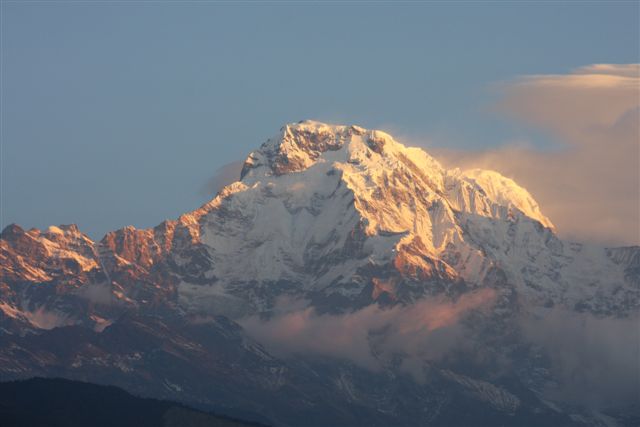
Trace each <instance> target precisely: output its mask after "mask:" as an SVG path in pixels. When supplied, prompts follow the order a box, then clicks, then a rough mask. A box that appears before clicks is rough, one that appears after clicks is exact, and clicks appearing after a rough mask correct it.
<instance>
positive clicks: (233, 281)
mask: <svg viewBox="0 0 640 427" xmlns="http://www.w3.org/2000/svg"><path fill="white" fill-rule="evenodd" d="M18 228H19V227H18ZM12 230H13V229H12ZM25 242H31V243H25ZM2 245H3V246H2V249H3V251H2V257H3V260H7V262H3V267H2V268H3V275H4V277H7V278H14V279H16V280H17V279H18V278H19V279H20V280H21V281H23V282H25V281H26V282H28V283H36V282H52V281H55V280H56V279H55V277H56V275H59V273H57V272H59V271H60V268H59V265H58V264H59V263H61V262H63V261H64V262H67V263H68V262H72V263H73V266H71V265H67V266H66V268H67V270H69V269H70V267H73V269H72V270H73V271H74V272H75V271H77V273H73V274H75V276H72V277H74V279H73V280H72V281H71V282H74V283H76V285H74V286H80V285H86V284H90V283H94V284H96V283H97V284H98V285H99V286H102V287H100V288H99V289H100V290H102V289H107V288H108V289H109V292H110V293H111V297H110V298H112V299H114V300H117V301H120V302H121V303H122V304H125V305H132V306H136V307H142V306H148V307H156V306H158V305H167V304H168V305H170V306H171V307H174V308H176V307H177V308H179V309H180V310H181V311H183V312H185V313H192V312H205V313H211V312H213V313H218V314H227V315H230V316H232V317H237V316H242V315H245V314H247V313H254V312H263V311H269V310H270V309H271V308H272V307H273V305H274V304H275V302H276V299H277V298H279V297H280V296H283V295H287V296H293V297H296V298H304V299H308V300H310V301H311V303H312V304H319V305H325V306H326V305H328V306H329V308H330V307H332V306H333V305H334V304H335V303H330V302H329V301H334V299H335V298H338V299H339V300H340V301H342V302H341V303H340V304H339V305H338V306H336V308H337V309H339V310H342V309H349V307H354V304H355V306H359V305H362V304H368V303H372V302H375V301H378V300H380V299H382V300H391V301H403V302H410V301H412V300H415V299H418V298H421V297H423V296H425V295H431V294H437V293H441V292H450V288H452V287H453V286H456V285H455V284H460V283H466V286H470V287H477V286H487V285H490V286H496V283H497V282H496V280H497V277H501V278H502V279H500V280H501V281H506V283H508V284H510V285H511V286H515V289H516V291H517V294H518V295H519V296H520V297H521V298H524V299H525V300H532V301H536V302H537V303H540V304H549V303H553V304H561V305H564V306H568V307H574V306H580V307H583V308H584V309H587V310H591V311H594V312H598V313H604V312H608V311H615V310H616V309H622V310H624V312H628V311H629V310H631V309H633V308H634V307H637V305H638V299H639V298H638V287H637V286H635V285H634V283H635V282H637V270H638V268H637V265H636V264H637V262H635V260H636V258H637V255H636V254H637V252H634V249H633V248H631V249H629V250H626V251H623V250H622V249H611V250H605V249H604V248H598V247H592V246H588V245H578V244H569V243H567V242H563V241H561V240H560V239H558V238H557V236H556V235H555V232H554V227H553V224H552V223H551V221H550V220H549V219H548V218H547V217H546V216H545V215H544V214H543V213H542V211H541V209H540V207H539V206H538V204H537V202H536V201H535V200H534V199H533V197H532V196H531V195H530V194H529V193H528V192H527V191H526V190H525V189H523V188H522V187H520V186H518V185H517V184H516V183H515V182H514V181H513V180H511V179H508V178H506V177H503V176H502V175H500V174H498V173H497V172H494V171H486V170H470V171H460V170H459V169H453V170H446V169H445V168H443V167H442V165H440V164H439V163H438V162H437V161H436V160H435V159H434V158H433V157H431V156H430V155H429V154H427V153H426V152H425V151H424V150H422V149H420V148H413V147H405V146H403V145H402V144H400V143H398V142H396V141H395V140H394V139H393V138H392V137H391V136H390V135H388V134H387V133H385V132H382V131H379V130H367V129H363V128H361V127H358V126H335V125H328V124H324V123H319V122H314V121H303V122H299V123H295V124H289V125H286V126H284V127H283V128H282V129H281V131H280V133H279V134H278V135H276V136H274V137H273V138H271V139H269V140H267V141H266V142H265V143H264V144H263V145H262V146H261V147H260V148H259V149H258V150H256V151H254V152H252V153H251V154H249V156H248V157H247V159H246V161H245V164H244V167H243V170H242V174H241V177H240V180H239V181H237V182H234V183H232V184H230V185H228V186H226V187H225V188H224V189H222V190H221V191H220V192H219V194H218V195H217V196H216V197H215V198H214V199H213V200H211V201H210V202H208V203H206V204H205V205H203V206H202V207H201V208H199V209H197V210H195V211H193V212H190V213H186V214H184V215H182V216H181V217H180V218H178V219H177V220H170V221H165V222H163V223H162V224H160V225H158V226H157V227H155V228H153V229H148V230H137V229H135V228H133V227H125V228H123V229H121V230H117V231H115V232H111V233H108V234H107V235H106V236H105V237H104V238H103V239H102V240H101V241H100V242H98V243H94V242H92V241H91V240H90V239H88V238H87V237H86V236H84V235H82V234H81V233H80V232H79V231H78V230H77V227H75V226H69V227H66V228H65V227H60V228H58V227H52V228H50V229H49V230H48V231H45V232H40V231H38V230H30V231H28V232H24V231H21V229H19V230H18V229H15V230H13V231H11V230H9V229H7V230H5V233H4V234H3V240H2ZM24 247H27V249H28V250H26V251H25V250H22V249H24ZM21 248H22V249H21ZM35 248H37V250H36V249H35ZM65 260H66V261H65ZM63 270H64V269H63ZM65 271H66V270H65ZM70 271H71V270H69V272H70ZM69 274H71V273H69ZM65 277H66V276H65ZM12 280H13V279H12ZM132 283H135V285H134V286H132ZM104 286H106V287H107V288H104ZM92 289H93V288H92ZM94 291H95V289H94V290H92V291H91V292H90V293H93V292H94ZM6 292H7V295H11V297H7V298H5V300H4V302H5V303H6V304H9V307H13V309H20V307H19V306H18V305H16V304H18V302H11V301H17V300H18V299H19V297H18V295H17V294H16V293H15V291H12V290H10V289H9V290H7V291H6ZM25 292H34V289H33V288H28V289H26V290H25ZM69 292H76V291H73V290H70V291H69ZM78 292H80V291H78ZM101 292H102V291H101ZM603 295H604V296H605V297H604V298H603ZM167 298H168V299H167ZM37 308H38V307H32V310H35V309H37ZM94 314H95V313H94ZM96 315H98V317H100V318H103V317H104V318H108V316H107V317H105V316H106V315H107V313H97V314H96Z"/></svg>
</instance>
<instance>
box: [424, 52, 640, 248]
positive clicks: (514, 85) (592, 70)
mask: <svg viewBox="0 0 640 427" xmlns="http://www.w3.org/2000/svg"><path fill="white" fill-rule="evenodd" d="M499 88H500V90H501V91H502V93H503V97H502V99H501V100H500V102H499V103H498V104H497V106H496V109H497V110H498V111H499V112H500V113H502V114H504V115H506V116H508V117H511V118H514V119H516V120H519V121H521V122H525V123H528V124H530V125H533V126H536V127H538V128H540V129H542V130H544V131H548V132H550V133H551V134H552V135H553V136H554V137H555V138H556V141H557V144H558V147H556V148H557V149H556V150H551V151H540V150H536V149H533V148H530V147H526V146H525V147H523V146H505V147H502V148H499V149H494V150H487V151H455V150H448V149H440V150H433V151H434V152H433V154H434V155H436V156H437V157H439V158H440V159H441V160H442V161H443V162H444V163H445V164H447V165H449V166H460V167H463V168H471V167H481V168H488V169H495V170H497V171H499V172H501V173H503V174H504V175H506V176H508V177H510V178H513V179H514V180H516V181H517V182H518V183H519V184H521V185H522V186H524V187H525V188H527V189H528V190H530V192H531V193H532V194H533V195H534V197H536V199H537V200H538V202H539V203H540V205H541V207H542V210H543V212H544V213H545V214H546V215H547V216H549V217H550V218H551V220H552V221H553V222H554V224H555V225H556V226H557V229H558V232H559V233H560V234H561V235H563V236H564V237H567V238H570V239H576V240H581V241H597V242H601V243H604V244H609V245H625V244H626V245H631V244H640V131H639V129H640V120H639V118H640V65H638V64H625V65H614V64H595V65H589V66H585V67H581V68H579V69H577V70H575V71H574V72H572V73H570V74H567V75H534V76H526V77H523V78H519V79H516V80H515V81H512V82H508V83H504V84H501V85H500V86H499Z"/></svg>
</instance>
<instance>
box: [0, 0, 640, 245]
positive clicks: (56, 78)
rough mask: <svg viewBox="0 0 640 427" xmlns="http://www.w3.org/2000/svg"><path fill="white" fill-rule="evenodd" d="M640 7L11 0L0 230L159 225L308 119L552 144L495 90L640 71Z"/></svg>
mask: <svg viewBox="0 0 640 427" xmlns="http://www.w3.org/2000/svg"><path fill="white" fill-rule="evenodd" d="M639 13H640V11H639V6H638V3H637V2H619V3H614V2H602V3H598V2H584V3H579V2H571V3H564V4H555V3H550V2H545V3H517V2H512V3H506V2H490V3H480V2H460V3H447V4H445V3H425V4H417V3H404V4H397V3H391V2H389V3H358V4H356V3H350V4H338V3H330V4H319V3H311V4H309V3H306V4H303V3H288V2H287V3H284V2H279V3H275V2H274V3H261V4H257V3H240V4H229V3H204V2H198V3H195V2H194V3H188V2H174V3H159V2H156V3H152V2H148V3H137V4H136V3H134V4H130V3H123V2H118V3H115V2H112V3H108V2H66V3H65V2H30V3H24V2H23V3H20V2H3V3H2V55H1V56H2V198H1V202H2V206H1V208H2V209H1V211H2V218H1V220H2V227H4V226H5V225H7V224H9V223H12V222H17V223H19V224H21V225H23V226H24V227H34V226H35V227H46V226H47V225H49V224H66V223H77V224H78V225H79V226H80V228H81V229H82V230H83V231H85V232H87V233H88V234H90V235H91V236H92V237H94V238H100V237H101V236H102V234H104V232H106V231H108V230H110V229H115V228H119V227H122V226H125V225H128V224H132V225H135V226H137V227H148V226H154V225H156V224H158V223H159V222H161V221H162V220H164V219H166V218H175V217H176V216H178V215H179V214H181V213H183V212H186V211H189V210H191V209H194V208H196V207H198V206H199V205H200V204H201V203H203V202H204V201H206V199H207V197H206V196H205V195H204V194H203V192H202V189H203V187H204V186H205V185H206V183H207V182H208V181H209V180H210V178H211V176H212V175H213V174H214V173H215V172H216V171H217V170H218V169H219V168H220V167H221V166H223V165H225V164H227V163H229V162H232V161H236V160H238V159H243V158H244V157H245V156H246V155H247V154H248V152H249V151H251V150H252V149H254V148H257V147H258V146H259V145H260V144H261V143H262V142H263V141H264V140H265V139H266V138H268V137H270V136H272V135H274V134H275V133H276V132H277V131H278V129H279V128H280V126H281V125H282V124H284V123H286V122H293V121H298V120H301V119H306V118H312V119H317V120H323V121H330V122H343V123H357V124H360V125H362V126H365V127H376V128H383V129H387V130H389V131H390V132H391V133H393V134H394V135H395V134H398V136H399V137H400V139H401V140H402V139H404V140H407V141H411V142H412V143H413V144H414V145H415V144H417V143H420V142H421V141H424V145H425V146H440V147H446V148H448V149H452V150H474V151H482V150H487V149H492V148H494V147H500V146H503V145H505V144H510V143H512V142H514V141H520V142H522V141H525V142H526V143H527V144H529V145H530V146H533V147H534V148H536V149H554V144H555V142H554V139H556V138H557V137H558V135H557V134H556V135H554V134H553V133H551V132H547V131H548V129H546V130H545V129H544V128H541V127H540V126H536V123H529V124H527V123H526V121H523V120H517V119H514V118H513V117H511V118H510V117H507V116H506V115H504V114H502V113H500V112H497V111H495V109H494V108H492V105H495V103H496V99H497V97H498V95H497V92H498V91H497V90H496V86H495V84H496V83H499V82H505V81H511V80H512V79H514V78H517V77H519V76H523V75H541V74H544V75H547V74H554V75H556V74H563V75H565V74H569V73H571V72H573V70H575V69H577V68H579V67H582V66H586V65H589V64H595V63H613V64H616V63H634V62H639V58H638V56H639V51H640V44H639V43H640V42H639V41H638V40H639V33H640V30H639V19H640V18H639ZM534 195H535V194H534ZM542 209H543V212H544V205H543V206H542ZM551 219H552V220H554V218H553V217H552V218H551Z"/></svg>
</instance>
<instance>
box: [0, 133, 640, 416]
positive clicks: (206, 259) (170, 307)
mask: <svg viewBox="0 0 640 427" xmlns="http://www.w3.org/2000/svg"><path fill="white" fill-rule="evenodd" d="M0 237H1V238H0V259H1V262H2V264H1V266H0V362H1V363H0V378H2V379H3V380H10V379H20V378H27V377H30V376H36V375H37V376H56V377H63V378H70V379H76V380H82V381H89V382H95V383H101V384H110V385H116V386H119V387H122V388H124V389H126V390H128V391H130V392H132V393H135V394H139V395H144V396H150V397H155V398H161V399H170V400H176V401H180V402H184V403H187V404H190V405H195V406H197V407H199V408H205V409H207V408H208V409H215V410H216V411H221V412H223V413H227V414H231V415H234V414H237V413H242V414H246V413H252V414H255V417H254V419H256V420H258V421H264V422H266V423H269V424H272V425H278V426H280V425H281V426H294V425H309V426H312V425H314V426H324V425H343V426H357V425H371V426H388V425H398V426H413V425H417V424H419V425H433V426H439V425H447V426H451V425H461V426H464V425H470V424H473V425H543V424H548V425H559V426H560V425H567V426H572V425H603V426H605V425H622V426H624V425H635V423H637V422H638V420H640V411H638V406H637V396H638V394H637V393H638V391H639V390H638V387H639V385H638V383H639V381H638V371H637V363H636V361H637V357H638V354H637V353H638V349H637V345H634V343H635V344H637V337H635V338H636V341H635V342H634V335H633V333H632V332H630V331H632V330H633V328H634V326H633V325H636V322H637V313H638V308H639V307H640V270H639V263H638V260H640V248H638V247H626V248H604V247H599V246H597V245H587V244H581V243H575V242H567V241H563V240H562V239H560V238H559V237H558V236H557V234H556V231H555V228H554V225H553V224H552V222H551V220H550V219H549V218H547V217H546V216H545V215H544V214H543V211H542V209H541V207H540V206H538V204H537V202H536V201H535V200H534V199H533V197H532V196H531V195H530V194H529V193H528V192H527V191H526V190H525V189H523V188H522V187H520V186H518V185H517V184H516V183H515V182H514V181H513V180H511V179H509V178H506V177H504V176H502V175H500V174H498V173H497V172H493V171H488V170H478V169H476V170H468V171H461V170H459V169H453V170H448V169H446V168H444V167H443V166H442V165H440V164H439V163H438V162H437V161H436V160H435V159H434V158H432V157H431V156H429V155H428V154H427V153H426V152H425V151H423V150H422V149H419V148H407V147H405V146H403V145H402V144H400V143H398V142H396V141H395V140H394V139H393V138H392V137H391V136H390V135H388V134H386V133H384V132H381V131H376V130H366V129H363V128H360V127H358V126H334V125H327V124H323V123H318V122H313V121H303V122H299V123H296V124H290V125H286V126H284V127H283V128H282V129H281V131H280V133H279V134H278V135H276V136H274V137H273V138H270V139H268V140H267V141H266V142H265V143H264V144H262V146H260V147H259V148H258V149H257V150H256V151H254V152H252V153H250V154H249V156H248V157H247V159H246V161H245V163H244V166H243V168H242V172H241V174H240V176H239V177H238V181H236V182H234V183H232V184H230V185H228V186H226V187H224V188H223V189H222V190H221V191H220V192H219V193H218V194H217V195H216V197H215V198H214V199H213V200H211V201H210V202H208V203H206V204H205V205H203V206H202V207H200V208H199V209H196V210H195V211H192V212H189V213H186V214H184V215H182V216H180V217H179V218H178V219H177V220H168V221H165V222H163V223H162V224H160V225H158V226H157V227H155V228H153V229H146V230H139V229H136V228H134V227H125V228H123V229H120V230H117V231H113V232H110V233H108V234H107V235H106V236H104V238H103V239H102V240H100V241H99V242H94V241H92V240H91V239H90V238H89V237H87V236H86V235H84V234H83V233H82V232H81V231H80V230H79V229H78V227H76V226H75V225H67V226H52V227H49V228H48V229H47V230H38V229H31V230H24V229H22V228H21V227H20V226H18V225H10V226H8V227H6V228H5V229H4V231H3V232H2V235H1V236H0Z"/></svg>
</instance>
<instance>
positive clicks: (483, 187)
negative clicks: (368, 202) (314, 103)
mask: <svg viewBox="0 0 640 427" xmlns="http://www.w3.org/2000/svg"><path fill="white" fill-rule="evenodd" d="M318 164H324V166H319V167H317V168H316V169H322V170H323V173H325V174H326V173H330V172H329V171H333V172H332V173H337V172H339V173H341V174H342V179H343V181H344V182H345V183H346V184H347V185H348V186H349V188H351V189H352V190H353V191H354V193H355V195H356V201H358V200H359V198H361V197H362V196H364V195H365V194H366V193H369V192H371V191H372V189H373V188H376V189H377V195H376V198H377V199H380V198H381V197H382V194H381V193H380V192H387V193H388V190H389V189H392V188H393V189H395V190H397V191H394V192H393V193H395V195H396V196H398V195H399V194H398V192H404V193H409V194H414V195H415V194H417V192H419V193H420V197H422V198H424V199H425V200H426V199H428V200H429V201H430V203H432V202H435V201H436V200H438V199H440V202H441V203H444V204H446V205H448V206H449V207H451V208H452V209H453V210H458V211H467V212H472V213H475V214H479V215H482V216H491V217H499V216H501V215H502V214H504V213H505V212H506V213H508V212H511V211H513V210H514V209H515V210H518V211H520V212H521V213H522V214H524V215H526V216H527V217H529V218H531V219H534V220H536V221H538V222H540V223H541V224H542V225H544V226H545V227H547V228H553V224H552V223H551V221H550V220H549V219H548V218H547V217H546V216H544V215H543V214H542V212H541V211H540V208H539V206H538V204H537V202H536V201H535V200H534V199H533V197H532V196H531V195H530V194H529V193H528V192H527V191H526V190H525V189H523V188H522V187H520V186H519V185H517V184H516V183H515V182H514V181H513V180H511V179H509V178H506V177H504V176H502V175H500V174H499V173H497V172H494V171H488V170H479V169H478V170H470V171H464V172H461V171H459V170H458V169H455V170H446V169H444V168H443V167H442V165H441V164H440V163H439V162H438V161H437V160H436V159H434V158H433V157H431V156H430V155H429V154H427V153H426V152H425V151H424V150H423V149H421V148H416V147H405V146H404V145H402V144H400V143H398V142H397V141H395V140H394V139H393V137H392V136H391V135H389V134H387V133H385V132H383V131H380V130H367V129H364V128H362V127H359V126H355V125H330V124H325V123H321V122H317V121H309V120H307V121H301V122H298V123H293V124H288V125H285V126H283V127H282V128H281V131H280V134H278V135H277V136H275V137H273V138H271V139H269V140H267V142H265V143H264V144H263V145H262V146H261V147H260V148H259V149H258V150H256V151H254V152H252V153H251V154H250V155H249V156H248V158H247V160H246V161H245V164H244V167H243V171H242V178H241V181H242V182H243V183H245V184H246V185H248V186H249V187H251V186H252V185H254V184H256V183H259V182H261V183H263V184H265V183H266V182H270V183H271V184H270V185H272V186H273V185H275V184H274V183H275V181H273V178H275V177H279V176H283V175H287V174H296V173H300V172H305V173H304V174H299V175H297V176H296V178H287V181H296V182H297V184H296V188H299V189H300V188H302V185H303V183H306V184H308V181H309V180H310V179H313V180H317V179H321V178H318V173H317V172H318V171H317V170H316V171H309V169H310V168H312V167H313V166H314V165H318ZM307 187H309V185H307ZM234 190H235V191H237V190H239V187H238V186H237V185H236V186H235V187H234ZM234 190H231V189H230V188H229V189H226V190H225V192H226V193H229V192H230V191H231V192H235V191H234ZM389 195H391V196H393V194H387V196H389ZM407 197H408V196H406V194H405V197H404V199H406V200H395V202H396V203H404V202H407V201H408V199H407ZM401 198H403V197H401ZM476 199H477V200H476ZM387 201H389V200H388V199H387ZM501 208H504V209H501ZM380 213H382V214H384V213H385V209H378V214H380ZM399 219H400V218H395V219H394V221H395V220H399ZM411 221H412V222H413V219H411ZM378 222H379V221H378ZM403 222H404V221H402V220H400V221H399V222H398V224H401V223H403ZM397 228H398V227H397V226H390V229H389V230H386V231H397V230H396V229H397Z"/></svg>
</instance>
